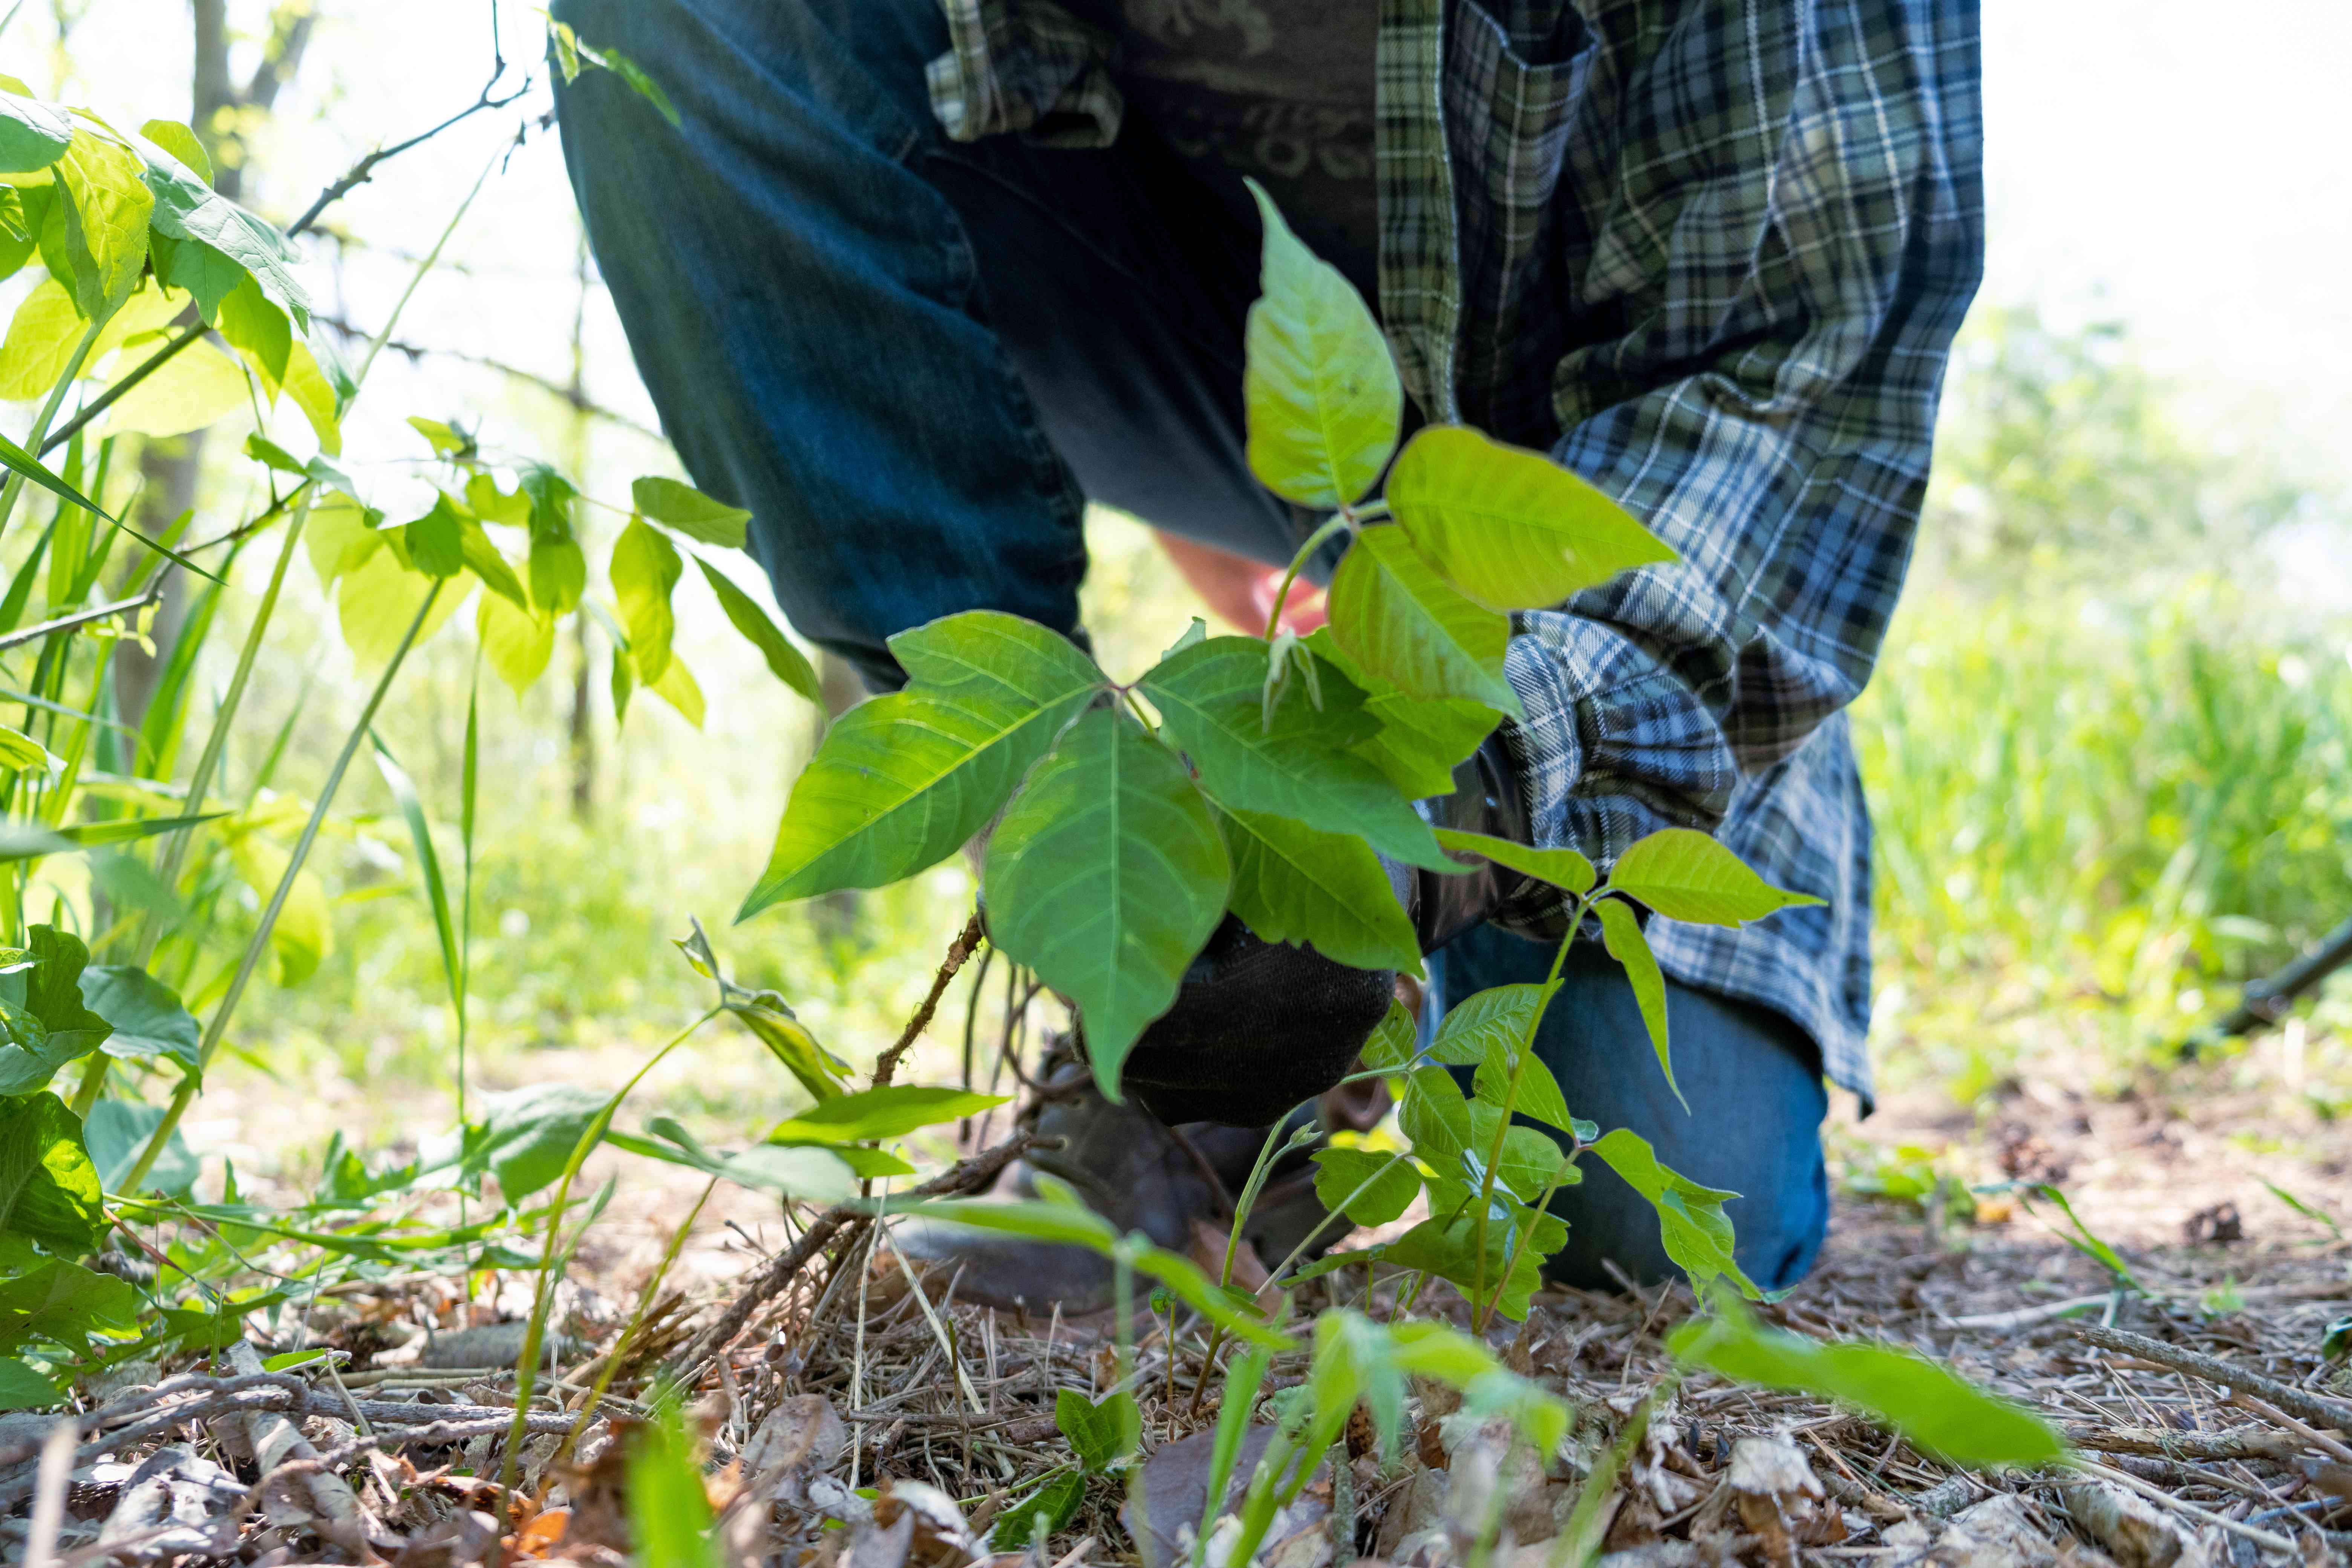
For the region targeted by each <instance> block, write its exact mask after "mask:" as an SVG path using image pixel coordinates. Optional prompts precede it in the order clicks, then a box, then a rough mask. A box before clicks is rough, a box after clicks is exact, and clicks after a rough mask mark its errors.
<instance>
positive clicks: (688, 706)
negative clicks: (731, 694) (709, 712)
mask: <svg viewBox="0 0 2352 1568" xmlns="http://www.w3.org/2000/svg"><path fill="white" fill-rule="evenodd" d="M646 690H647V691H650V692H652V693H653V694H654V695H655V696H656V697H658V698H660V699H661V700H663V701H665V702H667V703H668V704H669V705H670V706H671V707H672V708H675V709H677V711H678V715H679V717H681V718H683V719H684V720H685V721H687V722H688V723H689V724H691V725H693V726H694V727H695V728H696V729H698V730H699V729H701V728H702V718H703V707H702V688H701V687H700V686H698V685H697V684H696V683H695V679H694V672H693V671H692V670H690V669H688V668H686V660H684V659H682V658H678V657H677V655H676V654H672V655H671V656H670V660H669V663H668V664H667V665H666V666H664V667H663V668H662V672H661V679H659V680H652V681H647V682H646Z"/></svg>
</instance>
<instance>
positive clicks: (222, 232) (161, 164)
mask: <svg viewBox="0 0 2352 1568" xmlns="http://www.w3.org/2000/svg"><path fill="white" fill-rule="evenodd" d="M134 162H136V163H140V164H142V165H143V167H142V168H141V170H140V173H141V175H142V178H143V181H144V187H143V188H144V190H145V191H146V192H151V193H152V201H153V208H154V224H155V232H156V233H158V234H163V235H168V236H170V237H172V238H173V239H176V240H180V241H183V242H184V243H185V244H187V245H191V246H202V247H206V248H208V249H210V250H211V251H213V252H214V253H215V254H216V255H218V256H219V257H221V258H225V259H226V260H227V261H228V262H229V263H231V264H232V265H234V266H236V267H237V268H240V269H242V270H243V271H244V272H245V273H246V275H247V276H248V277H250V278H251V279H253V282H254V286H255V287H256V288H257V289H259V290H260V291H261V294H262V296H263V298H265V299H267V300H268V301H269V302H270V303H271V304H273V305H275V306H277V307H278V309H279V310H283V311H285V312H286V314H287V316H288V317H289V318H290V319H291V320H292V321H293V323H294V326H295V328H296V330H297V331H302V332H306V333H307V332H308V331H310V295H309V294H308V293H306V292H305V291H304V290H303V288H302V285H301V284H300V283H299V282H298V281H297V280H296V279H295V277H294V268H295V265H296V263H297V262H298V260H299V258H298V256H297V255H296V253H295V250H294V246H293V243H292V242H291V241H290V240H289V239H288V238H287V237H285V236H284V235H283V234H280V233H279V232H278V229H277V227H276V226H274V225H271V224H269V223H267V222H264V221H263V220H262V219H260V218H257V217H256V216H254V215H253V214H251V213H249V212H247V211H246V210H245V209H244V208H243V207H241V206H239V205H236V203H235V202H233V201H230V200H229V199H228V198H227V197H226V196H224V195H221V194H220V193H219V192H218V191H215V190H214V189H213V188H212V186H211V184H209V183H207V182H205V181H204V180H200V179H198V178H196V177H195V176H194V174H190V173H189V172H188V171H186V170H184V169H183V168H181V167H179V166H178V165H177V164H176V163H172V162H170V161H169V160H167V159H164V158H160V157H153V156H147V155H144V154H142V156H141V157H140V158H139V159H137V160H134Z"/></svg>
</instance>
